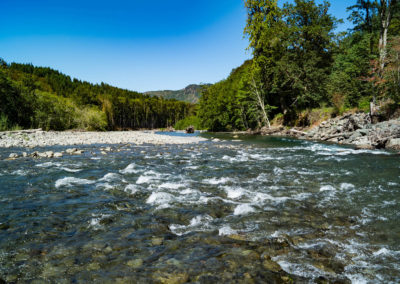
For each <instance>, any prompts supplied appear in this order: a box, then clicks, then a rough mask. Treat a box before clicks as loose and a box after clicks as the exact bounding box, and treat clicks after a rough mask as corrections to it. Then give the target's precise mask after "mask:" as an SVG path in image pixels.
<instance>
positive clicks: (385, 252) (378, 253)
mask: <svg viewBox="0 0 400 284" xmlns="http://www.w3.org/2000/svg"><path fill="white" fill-rule="evenodd" d="M373 254H374V256H383V255H394V254H396V252H394V251H391V250H388V249H387V248H381V249H380V250H378V251H376V252H374V253H373Z"/></svg>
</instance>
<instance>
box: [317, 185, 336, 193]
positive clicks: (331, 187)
mask: <svg viewBox="0 0 400 284" xmlns="http://www.w3.org/2000/svg"><path fill="white" fill-rule="evenodd" d="M334 190H336V188H334V187H333V186H332V185H324V186H321V188H320V189H319V191H320V192H323V191H334Z"/></svg>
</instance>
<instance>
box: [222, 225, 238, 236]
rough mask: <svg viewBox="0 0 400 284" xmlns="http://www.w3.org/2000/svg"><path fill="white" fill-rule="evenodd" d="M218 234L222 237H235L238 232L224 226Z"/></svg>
mask: <svg viewBox="0 0 400 284" xmlns="http://www.w3.org/2000/svg"><path fill="white" fill-rule="evenodd" d="M218 234H219V235H220V236H229V235H235V234H237V231H236V230H234V229H232V228H231V227H229V226H224V227H222V228H220V229H219V230H218Z"/></svg>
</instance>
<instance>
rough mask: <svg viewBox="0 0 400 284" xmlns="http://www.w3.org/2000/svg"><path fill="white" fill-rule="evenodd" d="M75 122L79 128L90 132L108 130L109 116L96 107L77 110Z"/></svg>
mask: <svg viewBox="0 0 400 284" xmlns="http://www.w3.org/2000/svg"><path fill="white" fill-rule="evenodd" d="M76 113H77V116H76V119H75V122H76V124H77V126H78V127H79V128H82V129H85V130H89V131H105V130H107V126H108V123H107V116H106V114H105V113H104V112H102V111H100V110H99V109H97V108H96V107H86V108H84V109H77V111H76Z"/></svg>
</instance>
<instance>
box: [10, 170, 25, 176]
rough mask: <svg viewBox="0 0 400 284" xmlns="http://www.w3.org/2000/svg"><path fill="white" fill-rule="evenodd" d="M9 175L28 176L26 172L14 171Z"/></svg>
mask: <svg viewBox="0 0 400 284" xmlns="http://www.w3.org/2000/svg"><path fill="white" fill-rule="evenodd" d="M11 174H12V175H16V176H26V175H27V174H28V171H25V170H16V171H13V172H12V173H11Z"/></svg>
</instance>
